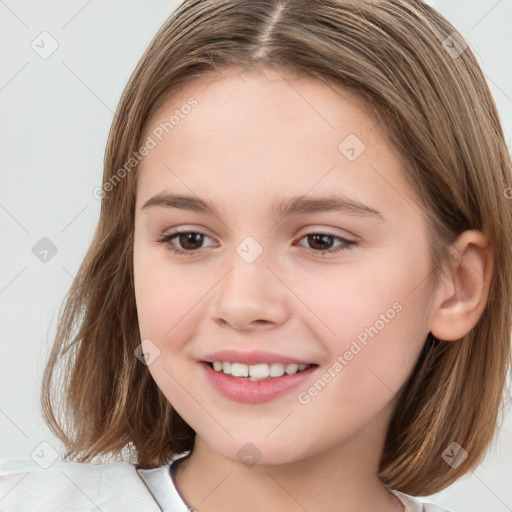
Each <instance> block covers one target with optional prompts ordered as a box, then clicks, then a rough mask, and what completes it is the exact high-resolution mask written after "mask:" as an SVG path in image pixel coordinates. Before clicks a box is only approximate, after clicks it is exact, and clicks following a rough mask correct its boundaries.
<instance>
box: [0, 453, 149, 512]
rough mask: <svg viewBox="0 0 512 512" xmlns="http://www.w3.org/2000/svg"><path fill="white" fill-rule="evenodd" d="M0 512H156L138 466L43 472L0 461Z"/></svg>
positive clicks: (74, 466)
mask: <svg viewBox="0 0 512 512" xmlns="http://www.w3.org/2000/svg"><path fill="white" fill-rule="evenodd" d="M0 500H2V512H11V511H13V512H14V511H19V512H22V511H24V510H30V511H34V512H50V511H51V512H61V511H62V512H64V511H69V510H70V505H71V506H72V510H74V511H77V512H78V511H82V510H83V511H89V510H96V509H97V508H98V509H100V510H102V512H108V511H114V510H127V511H134V512H135V511H139V510H145V511H146V510H147V511H148V512H153V511H154V512H158V511H159V508H158V506H157V505H156V503H155V501H154V500H153V498H152V496H151V494H150V493H149V491H148V489H147V487H146V485H145V484H144V482H143V481H142V480H141V478H140V477H139V476H138V474H137V471H136V469H135V466H134V465H133V464H129V463H127V462H110V463H105V464H90V463H82V462H72V461H56V462H54V463H53V464H52V465H51V466H50V467H48V468H46V469H45V468H43V467H41V466H39V465H38V464H37V463H36V462H34V461H33V460H0Z"/></svg>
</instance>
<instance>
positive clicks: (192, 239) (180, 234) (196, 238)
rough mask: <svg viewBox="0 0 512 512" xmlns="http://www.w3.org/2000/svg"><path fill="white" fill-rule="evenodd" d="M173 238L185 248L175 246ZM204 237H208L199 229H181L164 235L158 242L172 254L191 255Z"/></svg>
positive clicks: (197, 248)
mask: <svg viewBox="0 0 512 512" xmlns="http://www.w3.org/2000/svg"><path fill="white" fill-rule="evenodd" d="M175 238H176V239H177V240H178V242H179V243H180V245H181V246H182V248H183V249H185V250H182V249H180V248H177V247H176V245H175V243H174V239H175ZM205 238H210V237H209V236H207V235H205V234H204V233H201V232H200V231H185V230H183V231H174V232H173V233H169V234H168V235H164V236H163V237H161V238H160V240H158V242H159V243H162V244H164V245H165V246H166V247H167V248H168V249H169V250H170V251H171V252H172V253H174V254H178V255H185V256H192V254H190V253H194V252H197V251H198V250H199V249H200V247H197V246H198V245H199V246H201V245H202V243H203V241H204V239H205ZM210 240H211V239H210Z"/></svg>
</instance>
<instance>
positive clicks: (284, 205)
mask: <svg viewBox="0 0 512 512" xmlns="http://www.w3.org/2000/svg"><path fill="white" fill-rule="evenodd" d="M155 206H159V207H164V208H176V209H180V210H188V211H193V212H198V213H206V214H210V215H214V216H216V217H221V215H220V214H219V211H218V209H217V208H216V207H215V205H214V204H212V203H209V202H207V201H204V200H203V199H201V198H199V197H197V196H196V197H194V196H187V195H180V194H167V193H160V194H157V195H155V196H153V197H151V198H150V199H148V200H147V201H146V202H145V203H144V205H143V206H142V207H141V209H143V210H145V209H148V208H151V207H155ZM271 208H272V214H273V215H274V216H275V217H286V216H290V215H297V214H306V213H313V212H331V211H338V212H348V213H354V214H356V215H360V216H365V217H374V218H376V219H379V220H381V221H386V219H385V218H384V216H383V215H382V214H381V213H380V212H379V211H378V210H376V209H375V208H372V207H370V206H368V205H366V204H364V203H362V202H359V201H354V200H353V199H350V198H348V197H344V196H339V195H329V196H325V197H310V198H306V197H305V196H293V197H289V198H286V199H283V200H281V201H278V202H274V203H273V204H272V205H271Z"/></svg>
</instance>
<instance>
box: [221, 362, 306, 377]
mask: <svg viewBox="0 0 512 512" xmlns="http://www.w3.org/2000/svg"><path fill="white" fill-rule="evenodd" d="M308 366H309V365H308V364H286V365H285V364H282V363H271V364H267V363H260V364H251V365H248V364H242V363H231V362H226V361H214V362H213V369H214V370H215V371H217V372H223V373H225V374H226V375H232V376H233V377H245V378H246V379H248V380H251V381H256V380H262V379H268V378H269V377H282V376H283V375H284V374H285V373H286V374H287V375H294V374H296V373H298V372H301V371H303V370H305V369H306V368H307V367H308Z"/></svg>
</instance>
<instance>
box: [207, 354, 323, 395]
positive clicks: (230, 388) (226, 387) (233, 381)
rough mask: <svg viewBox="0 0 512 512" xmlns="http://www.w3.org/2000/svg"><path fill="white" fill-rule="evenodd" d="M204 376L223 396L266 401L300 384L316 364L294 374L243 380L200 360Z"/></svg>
mask: <svg viewBox="0 0 512 512" xmlns="http://www.w3.org/2000/svg"><path fill="white" fill-rule="evenodd" d="M201 366H202V367H203V368H204V372H205V374H206V378H207V379H208V380H209V382H210V384H211V385H212V386H213V387H214V388H215V389H216V390H217V391H218V392H219V393H220V394H221V395H223V396H225V397H226V398H229V399H231V400H234V401H235V402H243V403H247V404H259V403H263V402H268V401H270V400H273V399H274V398H277V397H278V396H280V395H282V394H284V393H286V392H287V391H290V390H291V389H292V388H294V387H296V386H298V385H299V384H302V383H303V382H304V381H305V380H306V379H307V378H308V377H309V376H310V375H311V374H312V373H313V372H314V371H315V370H316V368H318V366H310V367H309V368H306V369H305V370H303V371H301V372H298V373H296V374H294V375H283V376H282V377H273V378H271V379H268V380H258V381H251V380H244V379H237V378H235V377H230V376H229V375H226V374H225V373H223V372H217V371H215V370H214V369H213V368H212V367H211V366H209V365H208V364H206V363H204V362H202V363H201Z"/></svg>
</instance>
